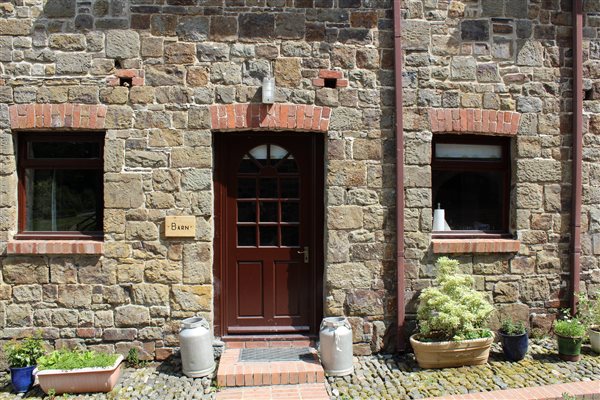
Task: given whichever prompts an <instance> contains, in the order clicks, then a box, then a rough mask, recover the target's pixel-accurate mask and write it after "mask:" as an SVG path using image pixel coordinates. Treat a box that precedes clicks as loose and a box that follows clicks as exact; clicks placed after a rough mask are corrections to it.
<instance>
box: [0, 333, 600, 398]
mask: <svg viewBox="0 0 600 400" xmlns="http://www.w3.org/2000/svg"><path fill="white" fill-rule="evenodd" d="M589 380H600V355H598V354H595V353H592V352H591V351H590V350H589V347H586V348H584V355H583V358H582V360H581V361H579V362H577V363H570V362H564V361H561V360H560V359H559V358H558V356H556V349H555V344H554V340H550V339H547V340H542V341H536V342H535V343H531V344H530V350H529V354H528V355H527V357H526V358H525V360H523V361H520V362H518V363H510V362H507V361H504V359H503V357H502V354H501V348H500V346H499V345H497V344H494V346H493V348H492V355H491V357H490V362H489V363H488V364H487V365H483V366H478V367H463V368H447V369H444V370H422V369H420V368H419V367H418V366H417V364H416V362H415V361H414V358H413V356H412V355H403V356H392V355H377V356H368V357H356V358H355V373H354V374H353V375H351V376H347V377H338V378H334V377H330V378H327V382H326V385H327V390H328V392H329V393H330V394H331V395H332V399H336V400H354V399H373V400H375V399H377V400H378V399H394V400H396V399H420V398H424V397H430V396H441V395H450V394H463V393H473V392H482V391H491V390H500V389H507V388H522V387H528V386H540V385H549V384H555V383H566V382H575V381H589ZM11 389H12V388H11V385H10V377H9V376H8V374H0V400H18V399H21V398H27V399H43V398H44V394H43V393H42V391H41V390H40V389H39V388H38V387H37V386H35V387H34V389H33V390H31V391H30V392H29V393H27V394H26V395H24V396H23V395H16V394H14V393H11V392H10V391H11ZM46 398H47V397H46ZM58 398H60V396H58ZM68 398H69V399H82V400H89V399H103V400H104V399H106V400H112V399H140V400H141V399H152V400H154V399H156V400H158V399H160V400H169V399H203V400H205V399H215V398H216V395H215V388H214V387H213V386H211V382H210V380H209V379H208V378H203V379H190V378H187V377H185V376H182V374H181V369H180V367H179V365H178V364H176V363H162V364H156V365H151V366H148V367H145V368H139V369H132V368H126V369H124V371H123V376H122V377H121V379H120V381H119V383H118V384H117V386H116V387H115V389H114V390H113V391H112V392H111V393H107V394H90V395H70V396H68Z"/></svg>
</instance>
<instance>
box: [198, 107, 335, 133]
mask: <svg viewBox="0 0 600 400" xmlns="http://www.w3.org/2000/svg"><path fill="white" fill-rule="evenodd" d="M210 115H211V127H212V129H213V130H221V131H224V130H244V129H281V130H284V129H285V130H293V131H304V132H327V130H328V129H329V122H330V118H331V109H330V108H329V107H324V106H323V107H321V106H313V105H305V104H285V103H283V104H281V103H277V104H258V103H239V104H217V105H213V106H210Z"/></svg>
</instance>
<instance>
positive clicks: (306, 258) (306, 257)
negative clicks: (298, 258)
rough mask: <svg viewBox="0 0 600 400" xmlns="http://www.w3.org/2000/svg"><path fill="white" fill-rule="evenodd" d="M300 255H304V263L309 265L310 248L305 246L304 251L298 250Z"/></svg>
mask: <svg viewBox="0 0 600 400" xmlns="http://www.w3.org/2000/svg"><path fill="white" fill-rule="evenodd" d="M298 254H304V262H305V263H308V261H309V259H310V257H309V251H308V246H304V250H298Z"/></svg>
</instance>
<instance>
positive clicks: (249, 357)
mask: <svg viewBox="0 0 600 400" xmlns="http://www.w3.org/2000/svg"><path fill="white" fill-rule="evenodd" d="M314 359H315V356H314V355H313V353H311V348H310V347H269V348H257V349H242V351H241V352H240V361H241V362H272V361H314Z"/></svg>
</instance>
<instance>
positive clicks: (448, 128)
mask: <svg viewBox="0 0 600 400" xmlns="http://www.w3.org/2000/svg"><path fill="white" fill-rule="evenodd" d="M428 113H429V122H430V124H431V132H433V133H436V132H444V133H480V134H486V135H502V136H514V135H516V134H517V131H518V130H519V121H520V120H521V114H520V113H518V112H514V111H495V110H481V109H478V108H430V109H429V110H428Z"/></svg>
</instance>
